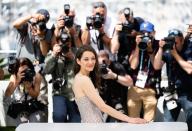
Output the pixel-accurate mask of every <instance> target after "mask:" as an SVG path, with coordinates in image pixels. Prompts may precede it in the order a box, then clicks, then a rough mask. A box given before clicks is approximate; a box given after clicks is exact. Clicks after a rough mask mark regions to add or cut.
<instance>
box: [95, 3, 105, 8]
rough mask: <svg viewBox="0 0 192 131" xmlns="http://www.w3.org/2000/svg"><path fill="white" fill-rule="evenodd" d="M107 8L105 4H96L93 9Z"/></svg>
mask: <svg viewBox="0 0 192 131" xmlns="http://www.w3.org/2000/svg"><path fill="white" fill-rule="evenodd" d="M99 7H101V8H106V6H105V4H104V3H103V2H95V3H93V8H99Z"/></svg>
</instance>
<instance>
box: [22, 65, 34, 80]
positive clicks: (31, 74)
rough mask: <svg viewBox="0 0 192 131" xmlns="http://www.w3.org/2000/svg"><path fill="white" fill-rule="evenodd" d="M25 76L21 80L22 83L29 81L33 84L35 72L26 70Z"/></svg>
mask: <svg viewBox="0 0 192 131" xmlns="http://www.w3.org/2000/svg"><path fill="white" fill-rule="evenodd" d="M24 74H25V76H24V77H23V78H22V79H21V83H22V82H23V81H28V82H32V81H33V77H34V76H35V71H34V70H32V69H30V68H27V69H26V70H24Z"/></svg>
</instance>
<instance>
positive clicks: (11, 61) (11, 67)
mask: <svg viewBox="0 0 192 131" xmlns="http://www.w3.org/2000/svg"><path fill="white" fill-rule="evenodd" d="M18 68H19V60H18V59H17V58H15V57H14V56H10V57H9V58H8V72H9V73H10V74H14V73H15V72H16V71H17V70H18Z"/></svg>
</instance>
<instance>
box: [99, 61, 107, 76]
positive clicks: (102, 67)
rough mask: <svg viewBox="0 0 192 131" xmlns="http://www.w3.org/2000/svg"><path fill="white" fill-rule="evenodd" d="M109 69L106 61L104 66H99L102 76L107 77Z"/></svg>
mask: <svg viewBox="0 0 192 131" xmlns="http://www.w3.org/2000/svg"><path fill="white" fill-rule="evenodd" d="M107 67H108V65H107V64H106V62H105V61H103V63H102V64H99V70H100V72H101V75H105V74H107V73H108V70H107Z"/></svg>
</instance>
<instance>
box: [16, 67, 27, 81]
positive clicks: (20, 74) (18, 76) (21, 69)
mask: <svg viewBox="0 0 192 131" xmlns="http://www.w3.org/2000/svg"><path fill="white" fill-rule="evenodd" d="M26 69H27V67H19V70H18V72H17V74H16V82H18V83H20V82H21V80H22V78H24V77H25V73H24V71H25V70H26Z"/></svg>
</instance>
